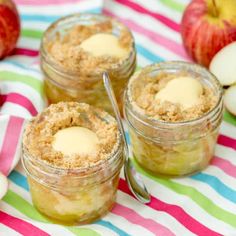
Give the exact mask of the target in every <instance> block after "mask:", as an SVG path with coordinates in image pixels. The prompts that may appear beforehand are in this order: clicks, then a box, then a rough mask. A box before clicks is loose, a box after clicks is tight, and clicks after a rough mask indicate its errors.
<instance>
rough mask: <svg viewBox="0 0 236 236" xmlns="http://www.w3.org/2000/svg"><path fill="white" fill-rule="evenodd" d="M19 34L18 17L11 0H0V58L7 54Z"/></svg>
mask: <svg viewBox="0 0 236 236" xmlns="http://www.w3.org/2000/svg"><path fill="white" fill-rule="evenodd" d="M19 35H20V17H19V14H18V11H17V9H16V5H15V3H14V2H13V1H11V0H0V59H2V58H3V57H5V56H7V55H9V54H10V53H11V52H12V51H13V49H14V48H15V46H16V42H17V39H18V37H19Z"/></svg>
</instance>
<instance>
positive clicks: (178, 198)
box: [143, 176, 235, 235]
mask: <svg viewBox="0 0 236 236" xmlns="http://www.w3.org/2000/svg"><path fill="white" fill-rule="evenodd" d="M143 178H144V180H145V182H146V183H147V186H148V188H149V189H150V191H151V194H152V195H153V196H156V197H157V198H158V199H160V200H161V201H163V202H166V203H169V204H174V205H177V206H180V207H181V208H182V209H184V210H185V211H186V212H187V213H188V214H189V215H190V216H192V217H193V218H194V219H196V220H197V221H199V222H201V223H202V224H203V225H205V226H206V227H208V228H210V229H212V230H214V231H217V232H221V233H222V234H224V235H226V234H229V233H231V232H235V229H234V228H233V227H232V226H230V225H228V224H226V223H224V222H223V221H221V220H218V219H217V218H215V217H213V216H211V215H210V214H208V213H207V212H206V211H205V210H204V209H202V208H201V207H200V206H198V205H197V204H196V203H195V202H194V201H193V200H192V199H191V198H189V197H188V196H185V195H181V194H178V193H176V192H174V191H172V190H171V189H169V188H168V187H165V186H164V185H161V184H159V183H158V182H156V181H154V180H152V179H150V178H148V177H146V176H143Z"/></svg>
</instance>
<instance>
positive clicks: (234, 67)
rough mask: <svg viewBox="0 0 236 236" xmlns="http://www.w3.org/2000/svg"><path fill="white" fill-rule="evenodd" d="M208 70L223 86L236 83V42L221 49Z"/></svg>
mask: <svg viewBox="0 0 236 236" xmlns="http://www.w3.org/2000/svg"><path fill="white" fill-rule="evenodd" d="M209 69H210V71H211V72H212V73H213V74H214V75H215V76H216V77H217V78H218V80H219V81H220V83H221V84H222V85H223V86H228V85H232V84H234V83H236V42H233V43H231V44H229V45H227V46H226V47H224V48H222V49H221V50H220V51H219V52H218V53H217V54H216V55H215V56H214V57H213V59H212V61H211V64H210V67H209Z"/></svg>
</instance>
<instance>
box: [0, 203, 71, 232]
mask: <svg viewBox="0 0 236 236" xmlns="http://www.w3.org/2000/svg"><path fill="white" fill-rule="evenodd" d="M1 204H2V206H3V209H4V210H5V211H6V212H7V213H9V214H10V215H12V216H15V217H17V218H19V219H22V220H24V221H26V222H28V223H30V224H32V225H34V226H36V227H38V228H39V229H41V230H43V231H45V232H47V233H48V234H50V235H55V236H56V235H66V236H67V235H68V236H70V235H71V236H72V235H74V234H73V233H71V232H70V231H69V230H67V229H66V228H64V227H63V226H60V225H55V224H52V223H51V224H48V223H43V222H40V221H36V220H33V219H31V218H29V217H27V216H26V215H24V214H22V213H21V212H19V211H18V210H16V209H15V208H14V207H12V206H11V205H9V204H8V203H6V202H4V201H3V202H2V203H1ZM32 233H33V232H32ZM0 235H1V234H0ZM5 236H6V235H5Z"/></svg>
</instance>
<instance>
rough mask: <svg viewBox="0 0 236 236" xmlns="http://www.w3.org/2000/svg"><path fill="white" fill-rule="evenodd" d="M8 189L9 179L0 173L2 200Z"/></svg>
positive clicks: (0, 195) (0, 196) (0, 197)
mask: <svg viewBox="0 0 236 236" xmlns="http://www.w3.org/2000/svg"><path fill="white" fill-rule="evenodd" d="M7 188H8V182H7V177H6V176H5V175H3V174H2V173H1V172H0V199H2V198H3V197H4V195H5V194H6V192H7Z"/></svg>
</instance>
